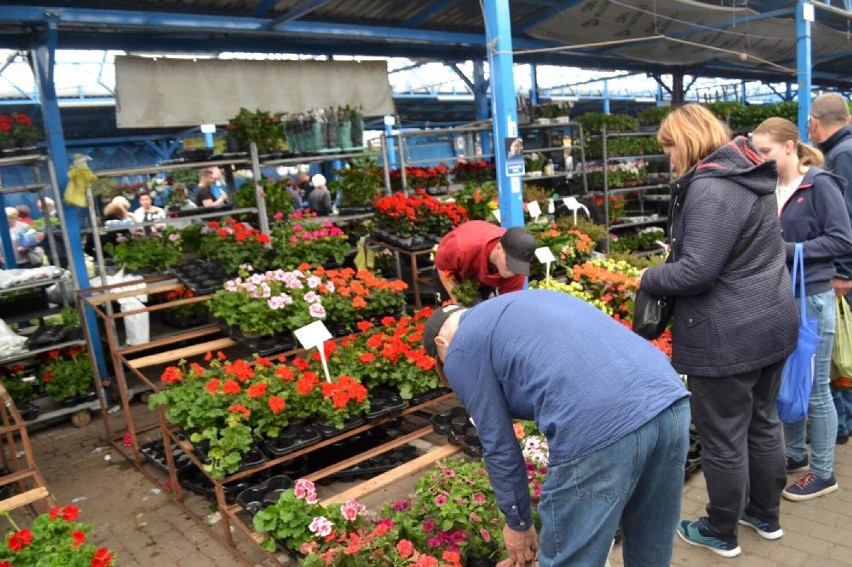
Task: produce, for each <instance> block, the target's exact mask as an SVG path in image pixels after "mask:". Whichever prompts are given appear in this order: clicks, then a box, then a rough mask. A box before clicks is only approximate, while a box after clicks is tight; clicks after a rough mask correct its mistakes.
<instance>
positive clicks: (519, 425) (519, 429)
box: [512, 422, 524, 439]
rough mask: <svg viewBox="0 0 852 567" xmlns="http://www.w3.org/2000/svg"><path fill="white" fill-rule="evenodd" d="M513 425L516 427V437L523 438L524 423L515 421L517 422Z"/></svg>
mask: <svg viewBox="0 0 852 567" xmlns="http://www.w3.org/2000/svg"><path fill="white" fill-rule="evenodd" d="M512 427H513V428H514V429H515V437H516V438H517V439H523V438H524V424H523V423H520V422H515V424H514V425H513V426H512Z"/></svg>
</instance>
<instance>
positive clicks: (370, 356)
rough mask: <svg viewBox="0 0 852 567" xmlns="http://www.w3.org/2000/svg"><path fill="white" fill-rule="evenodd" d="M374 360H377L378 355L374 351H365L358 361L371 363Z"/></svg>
mask: <svg viewBox="0 0 852 567" xmlns="http://www.w3.org/2000/svg"><path fill="white" fill-rule="evenodd" d="M374 360H376V355H375V354H373V353H372V352H365V353H364V354H362V355H361V356H359V357H358V361H359V362H361V363H362V364H369V363H370V362H373V361H374Z"/></svg>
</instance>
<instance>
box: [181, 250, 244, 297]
mask: <svg viewBox="0 0 852 567" xmlns="http://www.w3.org/2000/svg"><path fill="white" fill-rule="evenodd" d="M169 271H170V272H171V273H172V274H173V275H174V276H175V277H176V278H177V279H178V280H179V281H180V283H182V284H183V285H185V286H186V287H188V288H189V289H190V290H192V293H194V294H196V295H207V294H208V293H213V292H215V291H218V290H219V289H222V284H224V283H225V282H226V281H228V280H229V279H230V278H229V277H228V274H226V273H225V270H224V269H223V268H222V266H220V265H219V264H217V263H216V262H211V261H209V260H202V259H196V260H188V261H186V262H181V263H180V264H176V265H174V266H172V267H171V268H169Z"/></svg>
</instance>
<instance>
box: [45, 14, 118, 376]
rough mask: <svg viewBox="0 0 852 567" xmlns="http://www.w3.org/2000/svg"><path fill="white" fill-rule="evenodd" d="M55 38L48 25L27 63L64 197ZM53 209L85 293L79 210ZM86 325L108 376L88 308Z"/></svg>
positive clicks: (102, 370)
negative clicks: (62, 221)
mask: <svg viewBox="0 0 852 567" xmlns="http://www.w3.org/2000/svg"><path fill="white" fill-rule="evenodd" d="M57 36H58V33H57V29H56V24H55V23H54V22H50V23H49V24H48V25H47V28H46V29H44V30H43V31H42V32H41V33H38V34H37V35H36V36H35V38H34V41H33V48H32V55H31V58H30V59H31V61H32V66H33V76H34V78H35V82H36V85H37V87H38V90H39V94H40V95H41V117H42V121H43V122H44V134H45V142H46V145H47V151H48V153H49V154H50V157H51V158H52V160H53V169H54V172H55V175H56V183H57V185H58V187H59V191H60V193H64V189H65V185H66V184H67V183H68V164H69V163H70V162H69V160H68V152H67V151H66V149H65V134H64V132H63V131H62V118H61V116H60V114H59V100H58V99H57V97H56V88H55V86H54V83H53V70H54V63H55V59H54V56H55V54H56V40H57ZM56 206H57V207H62V209H63V213H64V217H65V234H63V237H64V238H66V239H67V240H66V242H68V251H69V252H70V254H71V256H70V258H69V260H70V262H71V264H72V265H71V269H72V272H73V274H74V283H75V284H76V285H77V287H78V289H86V288H88V287H89V275H88V273H87V272H86V261H85V258H84V257H83V242H82V240H81V238H80V215H79V209H78V208H76V207H72V206H69V205H67V204H66V203H65V200H64V199H63V200H62V201H61V202H59V203H56ZM93 228H96V227H93ZM86 324H87V326H88V329H89V335H90V337H91V339H92V349H93V352H92V354H93V355H94V357H95V360H97V362H98V367H99V369H100V375H101V376H108V375H109V374H110V373H109V372H107V371H106V365H105V364H104V355H103V352H102V350H101V341H100V334H99V333H98V322H97V319H96V318H95V313H94V311H92V309H91V308H89V307H87V308H86Z"/></svg>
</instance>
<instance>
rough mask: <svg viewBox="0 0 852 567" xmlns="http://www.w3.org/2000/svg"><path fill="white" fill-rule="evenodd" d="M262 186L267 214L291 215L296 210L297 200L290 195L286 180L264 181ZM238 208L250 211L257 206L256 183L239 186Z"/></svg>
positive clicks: (261, 183)
mask: <svg viewBox="0 0 852 567" xmlns="http://www.w3.org/2000/svg"><path fill="white" fill-rule="evenodd" d="M260 185H261V186H262V187H263V199H264V202H265V203H266V214H267V215H268V216H270V217H272V216H274V215H289V214H290V213H292V212H293V211H294V210H295V208H296V198H295V197H294V196H293V195H292V194H291V193H290V191H289V190H288V188H287V184H286V182H285V180H283V179H279V180H277V181H272V180H269V179H262V180H261V182H260ZM236 201H237V207H239V208H241V209H248V208H253V207H256V206H257V191H255V188H254V182H251V181H249V182H246V183H243V184H242V185H240V186H239V188H238V189H237V194H236Z"/></svg>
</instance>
